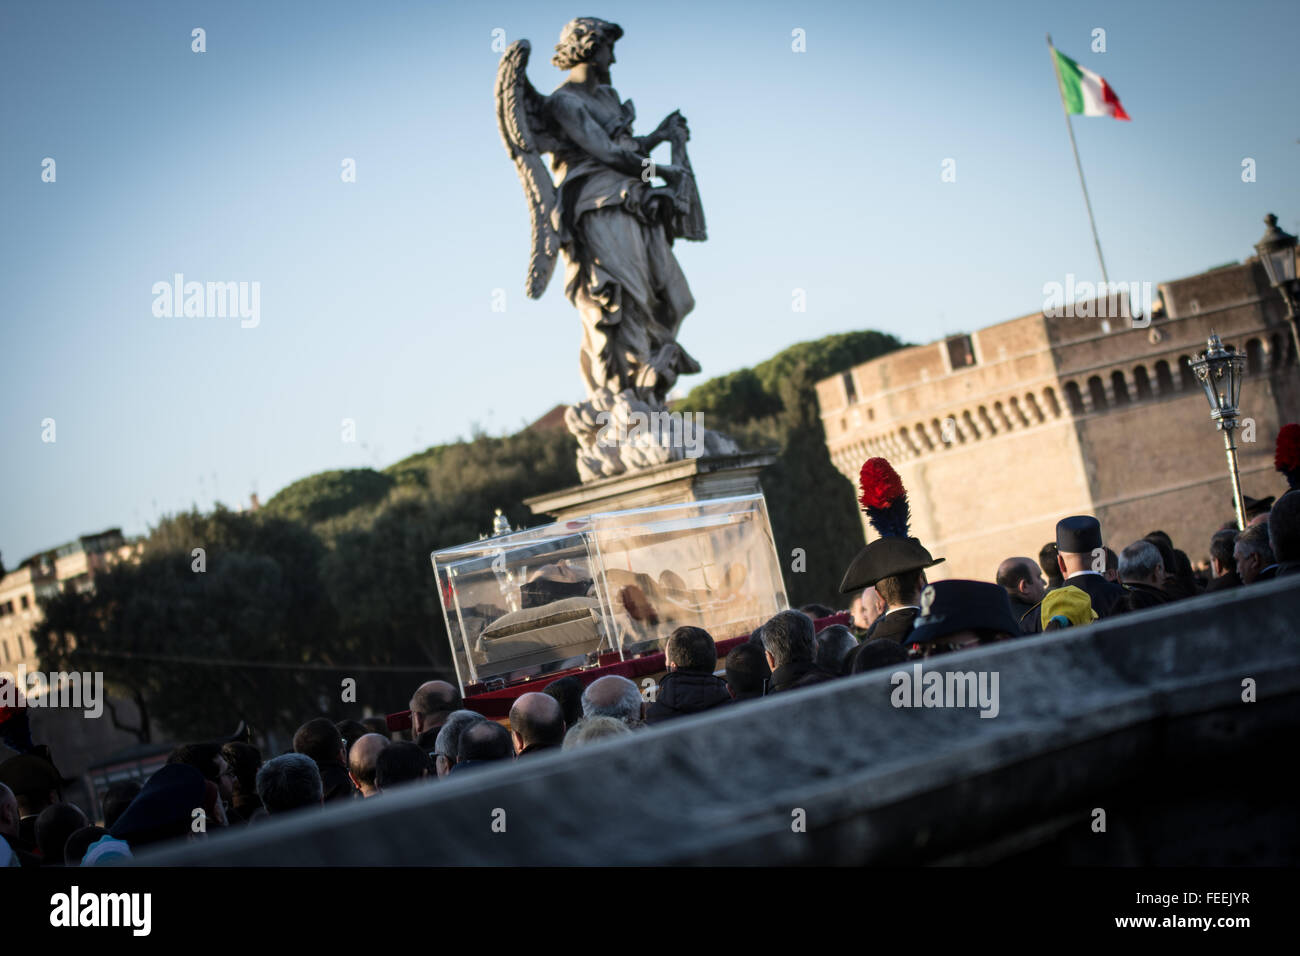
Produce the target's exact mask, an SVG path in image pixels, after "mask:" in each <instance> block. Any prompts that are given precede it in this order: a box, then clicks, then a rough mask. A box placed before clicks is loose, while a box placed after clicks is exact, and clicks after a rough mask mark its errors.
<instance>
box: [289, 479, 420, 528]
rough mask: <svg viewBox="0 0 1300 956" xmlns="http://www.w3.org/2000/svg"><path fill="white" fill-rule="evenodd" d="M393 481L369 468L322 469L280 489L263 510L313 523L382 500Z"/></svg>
mask: <svg viewBox="0 0 1300 956" xmlns="http://www.w3.org/2000/svg"><path fill="white" fill-rule="evenodd" d="M393 484H394V482H393V478H392V477H391V476H390V475H387V474H385V473H383V472H378V471H373V470H372V469H370V468H353V469H350V470H348V471H322V472H321V473H320V474H318V475H312V476H311V477H309V478H303V479H301V480H299V481H295V482H294V483H293V484H291V485H289V487H287V488H285V489H283V490H282V491H280V492H279V493H278V494H277V495H276V496H275V497H274V498H272V499H271V500H270V501H268V502H267V503H266V507H265V509H264V510H265V512H266V513H267V514H269V515H275V516H276V517H280V518H288V519H289V520H290V521H300V522H303V523H305V524H316V523H318V522H321V521H325V520H327V519H329V518H334V517H337V516H339V515H345V514H347V513H348V512H350V511H352V510H354V509H356V508H359V507H361V506H363V505H368V504H374V503H375V502H378V501H382V500H383V498H384V496H385V495H387V494H388V492H389V489H391V488H392V487H393Z"/></svg>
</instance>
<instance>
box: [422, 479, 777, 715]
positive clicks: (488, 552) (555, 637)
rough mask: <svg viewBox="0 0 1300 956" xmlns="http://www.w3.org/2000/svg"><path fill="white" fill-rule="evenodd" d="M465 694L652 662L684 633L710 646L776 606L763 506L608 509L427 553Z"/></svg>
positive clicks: (750, 500) (755, 499) (742, 502)
mask: <svg viewBox="0 0 1300 956" xmlns="http://www.w3.org/2000/svg"><path fill="white" fill-rule="evenodd" d="M433 573H434V577H435V578H436V579H437V582H438V594H439V598H440V599H441V601H442V611H443V617H444V620H445V622H446V625H447V636H448V639H449V641H450V643H451V653H452V659H453V661H454V662H455V665H456V675H457V678H458V679H459V682H460V686H461V690H462V692H463V693H464V694H465V695H466V696H470V695H473V694H476V693H482V692H484V691H488V690H493V689H496V688H500V687H505V686H508V685H511V684H516V683H520V682H523V681H528V680H533V679H535V678H537V677H542V676H545V675H547V674H552V673H555V672H557V671H561V670H567V669H570V668H575V667H587V666H596V665H599V664H608V663H612V662H614V661H618V660H626V659H628V658H632V657H636V656H638V655H641V654H645V653H649V652H654V651H658V650H660V649H661V648H662V645H663V642H664V641H665V640H666V639H667V638H668V636H669V635H670V634H672V632H673V631H674V630H675V629H676V628H678V627H681V626H683V625H694V626H696V627H702V628H704V629H705V630H707V631H708V632H709V633H710V634H711V635H712V636H713V639H714V640H715V641H722V640H726V639H728V638H732V637H738V636H741V635H743V634H748V633H750V632H751V631H752V630H754V628H756V627H758V626H759V625H760V624H762V623H763V622H764V621H765V620H767V619H768V618H769V617H771V616H772V615H773V614H775V613H777V612H778V611H780V610H782V609H784V608H785V607H786V596H785V585H784V583H783V582H782V579H781V566H780V564H779V562H778V560H777V554H776V546H775V544H774V542H773V539H772V529H771V525H770V523H769V521H768V517H767V507H766V505H765V503H764V500H763V496H762V495H749V496H744V497H737V498H714V499H710V500H707V501H692V502H687V503H684V504H674V505H662V506H659V507H654V508H638V509H635V510H631V511H611V512H605V513H601V514H592V515H588V516H587V517H584V518H570V519H567V520H564V521H559V522H556V523H554V524H548V525H544V526H541V527H537V528H530V529H528V530H526V531H508V532H506V533H503V534H497V535H494V536H493V537H490V538H484V539H483V540H480V541H475V542H473V543H471V544H464V545H460V546H458V547H454V548H446V549H444V550H442V551H435V552H434V553H433Z"/></svg>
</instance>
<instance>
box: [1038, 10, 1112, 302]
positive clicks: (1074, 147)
mask: <svg viewBox="0 0 1300 956" xmlns="http://www.w3.org/2000/svg"><path fill="white" fill-rule="evenodd" d="M1047 54H1048V56H1050V57H1051V58H1052V72H1054V73H1055V74H1056V92H1057V93H1058V94H1060V97H1061V112H1062V113H1064V114H1065V128H1066V129H1067V130H1069V131H1070V150H1071V151H1072V152H1073V153H1074V168H1075V169H1077V170H1078V171H1079V185H1080V186H1082V187H1083V204H1084V206H1086V207H1087V209H1088V223H1089V224H1090V225H1091V226H1092V244H1093V245H1094V246H1096V247H1097V261H1098V262H1100V263H1101V278H1102V280H1103V281H1104V282H1105V283H1106V287H1107V288H1108V289H1109V287H1110V276H1108V275H1106V260H1105V259H1104V258H1103V257H1102V254H1101V240H1100V239H1098V238H1097V220H1095V219H1094V218H1093V217H1092V200H1090V199H1089V198H1088V184H1087V183H1086V182H1084V180H1083V164H1082V163H1080V162H1079V147H1078V145H1076V144H1075V142H1074V126H1073V125H1072V124H1071V123H1070V111H1069V109H1068V108H1067V107H1066V105H1065V90H1064V89H1062V87H1061V69H1060V67H1059V66H1058V65H1057V62H1056V50H1055V48H1053V46H1052V35H1051V34H1050V33H1049V34H1047Z"/></svg>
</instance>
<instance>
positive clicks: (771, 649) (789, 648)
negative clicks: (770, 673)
mask: <svg viewBox="0 0 1300 956" xmlns="http://www.w3.org/2000/svg"><path fill="white" fill-rule="evenodd" d="M814 634H815V631H814V626H813V621H812V618H810V617H809V616H808V615H807V614H804V613H803V612H802V611H782V612H781V613H780V614H778V615H776V616H775V617H772V618H770V619H769V620H768V621H767V623H766V624H764V625H763V626H762V627H761V628H759V635H760V638H761V640H762V641H763V650H765V651H767V652H768V653H769V654H771V655H772V659H773V660H774V661H776V666H777V667H784V666H785V665H786V664H789V663H791V662H792V661H810V660H812V657H813V637H814Z"/></svg>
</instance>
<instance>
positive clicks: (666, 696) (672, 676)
mask: <svg viewBox="0 0 1300 956" xmlns="http://www.w3.org/2000/svg"><path fill="white" fill-rule="evenodd" d="M664 662H665V664H666V665H667V667H668V673H667V674H666V675H665V676H664V679H663V680H662V681H660V683H659V688H658V690H657V691H656V693H655V699H654V700H653V701H651V702H650V703H649V704H647V705H646V709H645V722H646V723H647V724H657V723H660V722H662V721H665V720H670V719H672V718H673V717H684V716H686V715H687V714H698V713H701V712H702V711H706V710H710V709H712V708H714V707H717V706H718V705H719V704H725V703H728V702H729V701H730V700H731V693H730V692H729V691H728V690H727V682H726V681H725V680H723V679H722V678H721V677H714V676H713V672H714V671H715V670H717V669H718V647H717V645H716V644H715V643H714V641H713V637H712V635H710V634H709V632H708V631H706V630H704V629H703V628H700V627H679V628H677V630H675V631H673V633H672V635H671V636H670V637H669V638H668V643H667V644H666V645H665V647H664Z"/></svg>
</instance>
